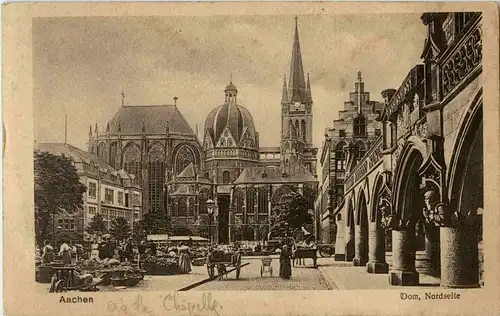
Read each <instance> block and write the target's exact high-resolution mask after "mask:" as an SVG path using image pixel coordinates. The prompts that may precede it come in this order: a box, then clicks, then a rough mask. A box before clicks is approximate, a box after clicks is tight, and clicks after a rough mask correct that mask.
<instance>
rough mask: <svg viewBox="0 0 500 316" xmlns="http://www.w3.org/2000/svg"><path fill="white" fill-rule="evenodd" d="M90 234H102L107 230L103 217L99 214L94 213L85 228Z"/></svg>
mask: <svg viewBox="0 0 500 316" xmlns="http://www.w3.org/2000/svg"><path fill="white" fill-rule="evenodd" d="M85 230H86V231H87V233H89V234H91V235H94V234H96V235H103V234H105V233H107V232H108V229H107V227H106V223H105V222H104V217H103V216H102V215H101V214H96V215H94V217H93V218H92V220H91V221H90V223H89V224H88V226H87V228H86V229H85Z"/></svg>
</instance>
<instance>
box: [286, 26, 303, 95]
mask: <svg viewBox="0 0 500 316" xmlns="http://www.w3.org/2000/svg"><path fill="white" fill-rule="evenodd" d="M298 19H299V18H298V17H295V36H294V40H293V48H292V60H291V63H290V77H289V81H288V89H290V93H289V94H288V96H289V97H290V101H291V102H304V101H306V100H305V99H306V83H305V80H304V68H303V66H302V55H301V53H300V42H299V29H298V25H297V20H298Z"/></svg>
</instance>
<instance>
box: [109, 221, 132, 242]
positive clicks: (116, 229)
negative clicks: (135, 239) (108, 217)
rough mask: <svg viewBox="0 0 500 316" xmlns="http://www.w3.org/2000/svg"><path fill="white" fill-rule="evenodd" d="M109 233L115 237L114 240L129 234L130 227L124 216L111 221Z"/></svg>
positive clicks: (121, 238)
mask: <svg viewBox="0 0 500 316" xmlns="http://www.w3.org/2000/svg"><path fill="white" fill-rule="evenodd" d="M109 233H110V234H111V236H113V237H115V239H116V240H123V239H125V238H127V237H129V236H130V233H131V228H130V225H129V224H128V222H127V220H126V219H125V218H123V217H118V218H116V219H114V220H113V221H112V222H111V227H110V228H109Z"/></svg>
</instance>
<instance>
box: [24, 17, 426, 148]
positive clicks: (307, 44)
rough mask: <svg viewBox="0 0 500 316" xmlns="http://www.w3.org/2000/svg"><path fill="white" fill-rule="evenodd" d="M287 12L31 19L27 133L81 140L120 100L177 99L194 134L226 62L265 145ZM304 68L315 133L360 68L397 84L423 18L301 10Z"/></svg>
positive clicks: (276, 124)
mask: <svg viewBox="0 0 500 316" xmlns="http://www.w3.org/2000/svg"><path fill="white" fill-rule="evenodd" d="M293 18H294V16H291V15H290V16H233V17H224V16H211V17H125V18H120V17H105V18H104V17H95V18H94V17H92V18H88V17H86V18H38V19H34V20H33V67H34V68H33V69H34V72H33V85H34V87H33V93H34V95H33V98H34V114H35V140H36V141H37V142H63V141H64V116H65V114H67V116H68V142H69V143H71V144H73V145H75V146H77V147H80V148H82V149H85V148H86V141H87V138H88V130H89V125H92V126H94V125H95V124H96V123H97V124H98V125H99V128H100V129H101V130H102V129H104V127H105V124H106V122H107V121H108V120H109V119H111V117H112V116H113V114H114V113H115V112H116V111H117V110H118V109H119V107H120V106H121V96H120V93H121V91H122V90H124V92H125V104H126V105H152V104H173V100H172V99H173V97H174V96H177V97H178V98H179V100H178V108H179V110H180V111H181V113H182V114H183V115H184V117H185V118H186V119H187V121H188V122H189V123H190V125H191V126H192V128H193V130H194V129H195V126H196V125H198V129H199V130H200V133H199V134H200V138H202V135H201V134H202V131H203V124H204V121H205V117H206V115H207V114H208V112H209V111H210V110H211V109H212V108H214V107H216V106H217V105H219V104H221V103H222V102H223V101H224V92H223V89H224V87H225V85H226V84H227V83H228V81H229V76H230V73H232V77H233V83H234V84H235V85H236V86H237V87H238V90H239V94H238V100H239V103H241V104H242V105H244V106H245V107H247V108H248V109H249V110H250V112H251V113H252V115H253V118H254V121H255V126H256V128H257V131H258V132H259V133H260V134H261V136H260V143H261V146H277V145H278V143H279V135H280V134H279V129H280V101H281V89H282V85H283V75H284V74H285V73H286V74H287V76H288V71H289V67H290V58H291V51H292V42H293V30H294V19H293ZM298 24H299V36H300V44H301V49H302V59H303V63H304V71H305V72H309V73H310V79H311V90H312V97H313V101H314V105H313V111H314V121H313V129H314V137H313V141H314V142H315V144H316V145H317V146H320V145H321V142H322V140H323V134H324V129H325V128H326V127H329V126H331V125H332V121H333V120H334V119H336V118H337V116H338V111H339V110H341V109H342V107H343V102H344V101H346V100H348V93H349V92H350V91H352V90H353V86H354V81H355V80H356V75H357V71H361V72H362V74H363V78H364V80H365V88H366V90H367V91H370V92H371V98H372V99H373V100H381V99H382V98H381V96H380V92H381V91H382V90H383V89H386V88H398V86H399V84H400V83H401V81H402V80H403V79H404V78H405V76H406V74H407V72H408V71H409V69H410V68H412V67H413V66H414V65H415V64H416V63H419V62H421V61H420V58H419V57H420V53H421V51H422V48H423V43H424V39H425V27H424V25H423V24H422V22H421V20H420V14H416V15H401V14H398V15H328V16H327V15H305V16H304V15H299V20H298Z"/></svg>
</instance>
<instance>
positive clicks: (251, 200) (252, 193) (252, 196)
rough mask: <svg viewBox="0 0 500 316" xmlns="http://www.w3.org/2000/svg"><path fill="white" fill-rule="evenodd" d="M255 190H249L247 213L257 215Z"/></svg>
mask: <svg viewBox="0 0 500 316" xmlns="http://www.w3.org/2000/svg"><path fill="white" fill-rule="evenodd" d="M254 208H255V190H254V189H253V188H248V189H247V213H255V209H254Z"/></svg>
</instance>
